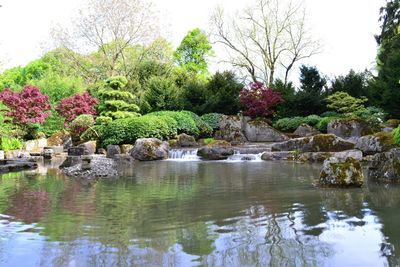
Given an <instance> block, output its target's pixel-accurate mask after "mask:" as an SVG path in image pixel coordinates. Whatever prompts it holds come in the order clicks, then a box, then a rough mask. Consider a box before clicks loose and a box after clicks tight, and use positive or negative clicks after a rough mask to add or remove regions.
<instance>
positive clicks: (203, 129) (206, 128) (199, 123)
mask: <svg viewBox="0 0 400 267" xmlns="http://www.w3.org/2000/svg"><path fill="white" fill-rule="evenodd" d="M181 112H183V113H185V114H188V115H189V116H190V117H192V119H193V120H194V122H195V123H196V127H197V128H198V129H199V137H209V136H211V135H212V134H213V129H212V128H211V126H210V125H208V124H207V123H206V122H205V121H203V119H202V118H201V117H200V116H199V115H197V114H195V113H193V112H191V111H187V110H184V111H181Z"/></svg>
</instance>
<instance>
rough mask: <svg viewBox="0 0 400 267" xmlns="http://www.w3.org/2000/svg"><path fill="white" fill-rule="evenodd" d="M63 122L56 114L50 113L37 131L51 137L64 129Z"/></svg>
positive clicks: (62, 118)
mask: <svg viewBox="0 0 400 267" xmlns="http://www.w3.org/2000/svg"><path fill="white" fill-rule="evenodd" d="M64 122H65V119H64V117H62V116H60V115H59V114H57V113H56V112H52V113H51V115H50V116H49V117H48V118H47V120H46V121H45V122H44V123H43V124H42V125H41V126H40V128H39V129H38V130H40V131H41V132H43V133H44V134H45V135H46V136H51V135H53V134H54V133H56V132H59V131H61V130H62V129H64Z"/></svg>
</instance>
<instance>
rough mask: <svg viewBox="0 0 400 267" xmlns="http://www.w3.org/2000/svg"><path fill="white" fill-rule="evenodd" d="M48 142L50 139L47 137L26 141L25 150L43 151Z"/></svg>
mask: <svg viewBox="0 0 400 267" xmlns="http://www.w3.org/2000/svg"><path fill="white" fill-rule="evenodd" d="M47 144H48V141H47V139H46V138H39V139H35V140H28V141H26V142H25V143H24V150H25V151H27V152H33V153H42V152H43V149H44V148H45V147H46V146H47Z"/></svg>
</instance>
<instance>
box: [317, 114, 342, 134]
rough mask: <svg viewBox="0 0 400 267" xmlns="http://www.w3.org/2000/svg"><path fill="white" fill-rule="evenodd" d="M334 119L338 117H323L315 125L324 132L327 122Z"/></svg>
mask: <svg viewBox="0 0 400 267" xmlns="http://www.w3.org/2000/svg"><path fill="white" fill-rule="evenodd" d="M336 119H338V117H323V118H322V119H321V120H320V121H319V122H318V124H317V125H316V126H315V127H316V128H317V129H318V131H320V132H323V133H326V131H327V128H328V124H329V123H330V122H331V121H333V120H336Z"/></svg>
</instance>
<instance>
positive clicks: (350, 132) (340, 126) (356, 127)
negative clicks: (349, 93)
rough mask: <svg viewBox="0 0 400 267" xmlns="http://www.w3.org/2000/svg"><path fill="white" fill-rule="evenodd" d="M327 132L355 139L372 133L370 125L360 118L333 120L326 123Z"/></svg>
mask: <svg viewBox="0 0 400 267" xmlns="http://www.w3.org/2000/svg"><path fill="white" fill-rule="evenodd" d="M327 131H328V134H334V135H336V136H339V137H341V138H344V139H353V140H355V139H357V138H359V137H361V136H364V135H369V134H373V133H374V131H373V129H372V128H371V126H370V125H369V124H368V123H367V122H365V121H362V120H346V119H339V120H333V121H331V122H330V123H329V124H328V128H327Z"/></svg>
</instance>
